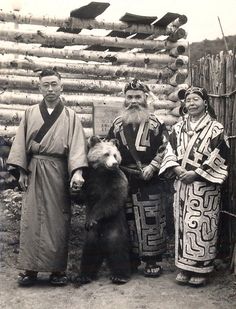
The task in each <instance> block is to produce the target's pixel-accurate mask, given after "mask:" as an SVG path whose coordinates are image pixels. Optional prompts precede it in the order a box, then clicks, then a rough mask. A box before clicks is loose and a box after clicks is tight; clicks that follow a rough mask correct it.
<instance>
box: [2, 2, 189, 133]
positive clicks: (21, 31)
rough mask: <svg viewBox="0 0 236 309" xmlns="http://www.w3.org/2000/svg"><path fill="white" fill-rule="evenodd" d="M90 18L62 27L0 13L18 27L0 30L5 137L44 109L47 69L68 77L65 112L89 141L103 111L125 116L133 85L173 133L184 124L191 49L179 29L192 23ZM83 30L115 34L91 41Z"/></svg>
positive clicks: (170, 18)
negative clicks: (42, 82) (141, 85)
mask: <svg viewBox="0 0 236 309" xmlns="http://www.w3.org/2000/svg"><path fill="white" fill-rule="evenodd" d="M93 5H94V3H93ZM127 14H128V13H127ZM72 15H73V14H72ZM72 15H71V16H72ZM128 15H129V14H128ZM131 15H132V14H131ZM89 16H90V15H89V14H88V16H87V17H80V16H78V17H76V18H75V17H70V18H64V19H63V18H57V17H46V16H32V15H30V14H28V15H24V14H20V13H19V12H14V13H12V12H3V11H0V21H2V24H3V25H8V24H9V23H12V22H13V23H17V24H18V27H15V28H14V29H10V28H8V29H4V27H1V29H0V37H1V41H0V54H1V56H0V57H1V59H0V135H3V136H13V135H14V134H15V131H16V129H17V126H18V124H19V121H20V119H21V117H22V115H23V113H24V110H25V109H26V108H27V107H28V106H29V105H33V104H38V103H39V102H40V101H41V99H42V97H41V96H40V94H39V93H38V74H39V72H40V71H41V70H42V69H43V68H53V69H57V70H58V72H60V74H61V75H62V78H63V90H64V92H63V98H64V99H65V104H66V105H68V106H70V107H71V108H73V109H74V110H75V111H76V113H77V114H78V115H79V117H80V119H81V122H82V124H83V127H84V129H85V132H86V135H87V136H89V135H92V134H94V133H95V134H96V133H97V132H96V126H95V124H94V123H95V121H94V117H96V115H99V113H98V114H96V110H97V109H98V107H99V108H100V109H101V108H104V114H105V115H106V111H108V110H109V109H111V110H113V111H115V110H116V111H117V113H119V112H120V110H121V108H122V106H123V102H124V98H123V93H122V92H123V89H124V86H125V84H126V83H127V82H128V81H130V80H131V79H132V78H138V79H140V80H141V81H143V82H145V83H147V84H148V86H149V88H150V91H151V92H150V96H149V98H148V103H149V106H150V109H151V110H153V111H154V112H155V113H156V114H157V115H158V116H159V118H160V119H162V120H163V121H164V122H165V123H166V124H167V125H168V126H171V125H173V124H174V123H176V122H177V121H178V119H179V107H180V101H179V99H178V92H179V91H181V89H182V88H185V87H186V84H185V83H186V78H187V75H188V70H187V65H188V57H187V56H186V55H185V52H186V49H187V46H188V44H187V41H186V40H185V37H186V33H185V31H184V29H182V28H181V26H182V25H183V24H184V23H186V22H187V18H186V16H184V15H180V14H175V13H167V14H166V15H165V16H164V17H163V18H161V19H160V20H157V21H155V22H152V23H150V22H147V19H148V18H147V17H143V16H141V20H142V22H140V20H139V18H140V16H137V17H136V19H135V18H134V20H133V21H130V20H129V19H128V20H127V15H125V16H124V17H122V18H121V19H120V21H118V22H112V23H111V22H106V21H104V20H99V19H96V18H90V17H89ZM128 17H129V16H128ZM136 20H137V21H136ZM154 20H155V18H154ZM22 25H24V26H25V25H30V26H29V27H28V29H30V30H25V29H26V28H25V27H23V26H22ZM55 27H57V30H59V31H56V30H55ZM82 29H90V30H92V29H105V30H111V32H110V33H109V34H108V35H106V36H98V35H87V34H86V35H85V34H82V33H81V30H82ZM161 36H165V39H161ZM108 114H109V113H107V115H108ZM111 115H115V114H113V113H111ZM98 117H99V116H98ZM109 120H110V119H109Z"/></svg>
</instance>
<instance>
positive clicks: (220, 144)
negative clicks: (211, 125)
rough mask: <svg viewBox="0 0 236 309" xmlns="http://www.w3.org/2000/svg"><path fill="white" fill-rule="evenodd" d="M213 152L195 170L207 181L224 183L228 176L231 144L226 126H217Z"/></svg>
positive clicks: (212, 143) (213, 140) (214, 133)
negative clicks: (226, 132)
mask: <svg viewBox="0 0 236 309" xmlns="http://www.w3.org/2000/svg"><path fill="white" fill-rule="evenodd" d="M210 145H211V152H210V154H209V156H208V157H207V159H206V160H205V161H204V162H203V163H202V164H201V166H200V167H198V168H197V169H196V170H195V172H196V173H197V174H198V175H200V176H201V177H203V178H205V179H206V180H207V181H210V182H212V183H218V184H222V183H223V182H224V180H225V179H226V177H227V176H228V162H227V161H228V155H229V144H228V139H227V136H226V135H225V132H224V128H223V127H221V128H220V129H219V128H215V129H214V130H213V133H212V136H211V142H210Z"/></svg>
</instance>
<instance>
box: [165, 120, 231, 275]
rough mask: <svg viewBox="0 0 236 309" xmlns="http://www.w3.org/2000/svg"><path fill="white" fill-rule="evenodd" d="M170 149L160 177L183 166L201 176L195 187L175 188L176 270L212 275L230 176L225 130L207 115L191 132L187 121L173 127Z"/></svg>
mask: <svg viewBox="0 0 236 309" xmlns="http://www.w3.org/2000/svg"><path fill="white" fill-rule="evenodd" d="M167 149H168V152H167V153H166V155H165V158H164V160H163V162H162V167H161V170H160V173H163V172H164V171H165V170H167V169H168V168H169V167H173V166H178V165H181V166H182V167H183V168H185V169H186V170H192V171H195V172H196V173H197V175H198V176H199V177H198V179H197V180H196V181H194V182H193V183H191V184H184V183H183V182H181V181H180V180H178V179H177V180H176V181H175V184H174V185H175V190H176V193H175V195H174V217H175V263H176V266H177V267H179V268H181V269H183V270H188V271H193V272H197V273H209V272H211V271H212V270H213V261H214V259H215V257H216V245H217V234H218V223H219V212H220V201H221V192H220V185H221V184H222V183H223V181H224V180H225V179H226V177H227V174H228V172H227V154H228V149H229V148H228V142H227V138H226V136H225V134H224V128H223V126H222V125H221V124H220V123H219V122H217V121H216V120H214V119H212V118H211V117H210V116H209V115H208V114H206V115H205V116H203V117H202V118H201V119H200V120H199V122H198V124H197V127H196V128H195V130H193V131H190V130H189V127H188V118H186V119H185V120H183V121H181V122H179V123H177V124H176V125H175V126H174V127H173V132H172V134H171V135H170V144H169V145H168V146H167ZM173 150H174V151H173Z"/></svg>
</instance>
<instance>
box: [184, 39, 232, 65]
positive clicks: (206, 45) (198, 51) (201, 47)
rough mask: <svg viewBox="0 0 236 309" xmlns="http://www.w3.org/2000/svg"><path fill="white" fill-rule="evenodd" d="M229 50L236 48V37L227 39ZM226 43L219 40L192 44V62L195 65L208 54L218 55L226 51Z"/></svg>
mask: <svg viewBox="0 0 236 309" xmlns="http://www.w3.org/2000/svg"><path fill="white" fill-rule="evenodd" d="M225 39H226V42H227V44H228V48H229V50H234V49H235V48H236V35H230V36H227V37H225ZM225 50H226V48H225V43H224V40H223V38H222V39H220V38H217V39H215V40H207V39H205V40H203V41H201V42H193V43H192V44H190V61H191V63H192V64H195V63H196V62H197V61H198V60H199V59H200V58H201V57H204V56H206V55H208V54H210V55H216V54H219V52H221V51H225Z"/></svg>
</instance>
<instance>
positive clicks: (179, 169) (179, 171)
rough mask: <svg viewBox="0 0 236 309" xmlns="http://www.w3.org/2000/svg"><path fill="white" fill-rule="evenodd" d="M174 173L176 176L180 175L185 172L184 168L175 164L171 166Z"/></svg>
mask: <svg viewBox="0 0 236 309" xmlns="http://www.w3.org/2000/svg"><path fill="white" fill-rule="evenodd" d="M173 170H174V172H175V174H176V176H177V177H180V176H181V175H182V174H183V173H185V172H186V169H184V168H183V167H181V166H180V165H179V166H175V167H174V168H173Z"/></svg>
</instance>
